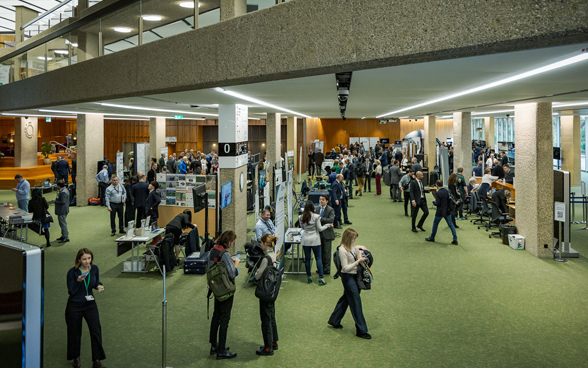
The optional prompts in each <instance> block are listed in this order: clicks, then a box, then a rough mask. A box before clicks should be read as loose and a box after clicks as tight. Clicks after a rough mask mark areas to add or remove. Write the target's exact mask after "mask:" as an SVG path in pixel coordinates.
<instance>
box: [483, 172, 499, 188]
mask: <svg viewBox="0 0 588 368" xmlns="http://www.w3.org/2000/svg"><path fill="white" fill-rule="evenodd" d="M493 180H498V176H492V175H490V174H484V176H482V184H484V183H488V184H489V185H490V186H492V181H493Z"/></svg>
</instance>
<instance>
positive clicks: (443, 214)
mask: <svg viewBox="0 0 588 368" xmlns="http://www.w3.org/2000/svg"><path fill="white" fill-rule="evenodd" d="M436 184H437V195H436V200H434V201H433V205H435V206H437V212H436V213H435V220H434V221H433V231H432V232H431V236H429V237H428V238H425V240H426V241H429V242H434V241H435V235H436V234H437V226H439V222H440V221H441V219H445V222H447V226H449V228H450V229H451V234H453V241H452V242H451V244H455V245H457V233H456V232H455V227H454V226H453V221H452V220H451V213H450V211H449V201H451V200H452V199H451V197H450V196H449V191H448V190H447V189H446V188H443V181H441V180H437V183H436Z"/></svg>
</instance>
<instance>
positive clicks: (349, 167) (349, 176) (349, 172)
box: [341, 158, 355, 199]
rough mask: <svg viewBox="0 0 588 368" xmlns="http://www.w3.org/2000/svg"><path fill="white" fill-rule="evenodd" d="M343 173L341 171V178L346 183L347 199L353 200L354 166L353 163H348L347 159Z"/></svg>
mask: <svg viewBox="0 0 588 368" xmlns="http://www.w3.org/2000/svg"><path fill="white" fill-rule="evenodd" d="M343 170H345V172H343V171H341V174H343V177H344V178H345V180H346V181H347V194H348V195H349V199H353V181H354V180H355V165H354V164H353V162H351V161H349V159H348V158H346V159H345V168H344V169H343Z"/></svg>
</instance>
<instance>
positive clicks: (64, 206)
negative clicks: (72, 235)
mask: <svg viewBox="0 0 588 368" xmlns="http://www.w3.org/2000/svg"><path fill="white" fill-rule="evenodd" d="M57 188H58V189H59V193H57V197H56V198H55V215H57V220H58V221H59V227H60V228H61V236H60V237H59V238H57V241H59V242H60V243H67V242H68V241H69V231H68V230H67V215H68V213H69V203H70V199H69V190H68V189H67V187H66V186H65V182H64V181H63V180H58V181H57Z"/></svg>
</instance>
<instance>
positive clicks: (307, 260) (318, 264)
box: [302, 245, 323, 279]
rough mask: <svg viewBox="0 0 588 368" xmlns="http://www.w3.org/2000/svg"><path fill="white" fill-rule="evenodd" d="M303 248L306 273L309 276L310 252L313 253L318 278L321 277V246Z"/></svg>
mask: <svg viewBox="0 0 588 368" xmlns="http://www.w3.org/2000/svg"><path fill="white" fill-rule="evenodd" d="M302 249H304V265H305V266H306V275H307V276H308V277H310V252H313V253H314V258H315V259H316V267H317V268H318V272H319V278H321V279H322V278H323V259H322V256H321V246H320V245H315V246H306V245H305V246H303V247H302Z"/></svg>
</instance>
